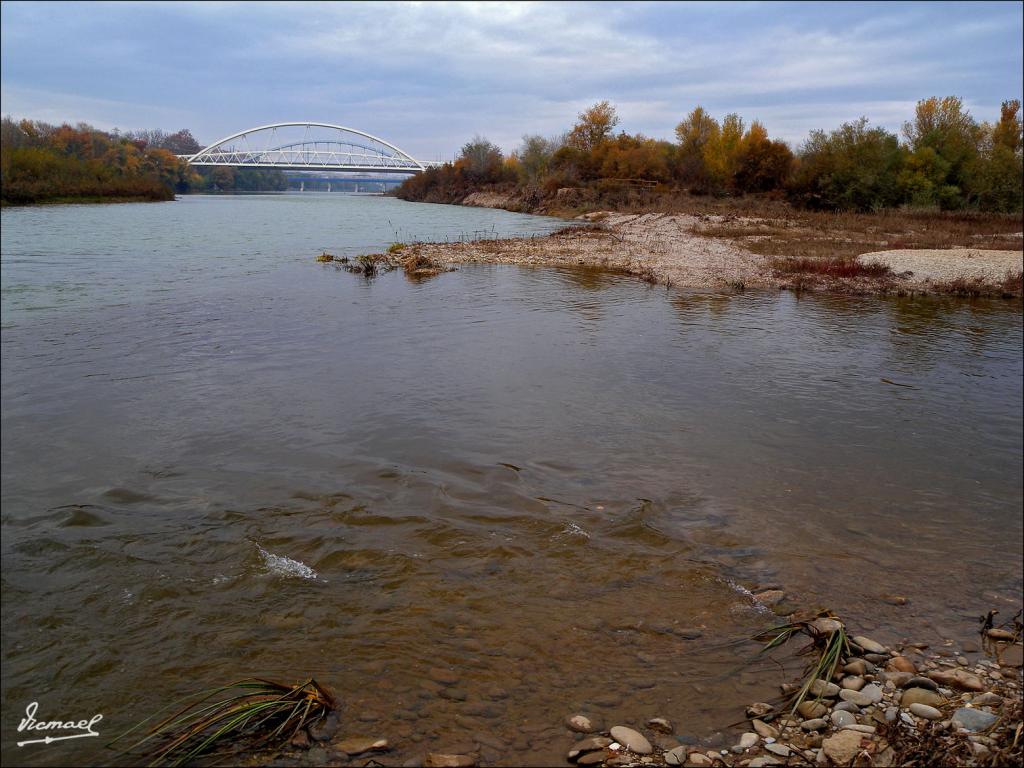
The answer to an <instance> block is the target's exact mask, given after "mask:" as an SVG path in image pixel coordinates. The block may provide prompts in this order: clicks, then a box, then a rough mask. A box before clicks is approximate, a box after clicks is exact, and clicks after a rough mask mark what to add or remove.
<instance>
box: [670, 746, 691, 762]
mask: <svg viewBox="0 0 1024 768" xmlns="http://www.w3.org/2000/svg"><path fill="white" fill-rule="evenodd" d="M665 762H666V763H668V764H669V765H682V764H683V763H685V762H689V761H687V759H686V747H676V748H675V749H670V750H669V751H668V752H666V753H665Z"/></svg>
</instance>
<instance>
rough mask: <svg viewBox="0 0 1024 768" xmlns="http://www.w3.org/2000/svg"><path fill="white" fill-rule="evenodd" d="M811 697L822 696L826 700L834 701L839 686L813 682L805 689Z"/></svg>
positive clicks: (821, 681)
mask: <svg viewBox="0 0 1024 768" xmlns="http://www.w3.org/2000/svg"><path fill="white" fill-rule="evenodd" d="M807 690H808V691H810V693H811V695H812V696H822V697H824V698H827V699H834V698H835V697H836V696H838V695H839V686H838V685H836V684H835V683H830V682H828V681H826V680H821V679H817V680H814V681H813V682H812V683H811V685H810V687H809V688H808V689H807Z"/></svg>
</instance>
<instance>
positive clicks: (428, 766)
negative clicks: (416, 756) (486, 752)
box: [423, 752, 476, 768]
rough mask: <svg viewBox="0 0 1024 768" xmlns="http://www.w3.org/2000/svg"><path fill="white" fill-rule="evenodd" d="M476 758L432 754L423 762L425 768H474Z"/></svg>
mask: <svg viewBox="0 0 1024 768" xmlns="http://www.w3.org/2000/svg"><path fill="white" fill-rule="evenodd" d="M475 765H476V758H475V757H473V756H472V755H447V754H444V753H441V752H431V753H430V754H428V755H427V759H426V760H424V761H423V766H424V768H473V766H475Z"/></svg>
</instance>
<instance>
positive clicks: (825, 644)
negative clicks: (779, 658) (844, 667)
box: [754, 611, 850, 712]
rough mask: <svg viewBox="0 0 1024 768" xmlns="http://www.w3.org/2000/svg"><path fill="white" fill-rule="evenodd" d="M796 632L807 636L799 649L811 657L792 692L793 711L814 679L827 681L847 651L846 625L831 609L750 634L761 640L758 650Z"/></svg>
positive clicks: (764, 650) (775, 645)
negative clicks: (804, 644) (807, 641)
mask: <svg viewBox="0 0 1024 768" xmlns="http://www.w3.org/2000/svg"><path fill="white" fill-rule="evenodd" d="M797 636H804V637H806V638H809V639H810V643H808V645H806V646H805V647H804V648H802V649H801V650H800V651H799V653H800V654H801V655H807V656H811V657H812V659H811V661H810V662H809V663H808V665H807V668H806V670H805V672H804V682H803V685H801V686H800V688H799V690H797V691H796V692H795V693H794V694H793V699H792V700H793V705H792V710H791V711H792V712H796V710H797V707H799V706H800V705H801V704H802V703H803V702H804V701H806V700H807V697H808V696H809V695H810V694H811V688H812V687H813V686H814V681H815V680H823V681H824V682H826V683H827V682H830V681H831V680H832V676H833V675H835V673H836V670H837V669H839V665H840V664H842V663H843V660H844V659H845V658H846V657H847V656H849V655H850V642H849V639H848V638H847V636H846V627H845V626H844V625H843V622H841V621H840V620H839V617H838V616H836V615H835V614H834V613H832V612H831V611H821V612H819V613H818V614H817V615H816V616H815V617H814V618H813V619H810V620H806V621H793V622H790V623H789V624H783V625H781V626H778V627H772V628H771V629H769V630H766V631H764V632H762V633H761V634H759V635H757V636H756V637H754V640H756V641H758V642H763V643H765V644H766V645H765V647H764V648H762V649H761V653H767V652H768V651H771V650H773V649H775V648H778V647H780V646H782V645H785V644H786V643H787V642H789V641H790V640H791V639H793V638H794V637H797ZM819 698H821V696H820V695H817V696H815V699H819Z"/></svg>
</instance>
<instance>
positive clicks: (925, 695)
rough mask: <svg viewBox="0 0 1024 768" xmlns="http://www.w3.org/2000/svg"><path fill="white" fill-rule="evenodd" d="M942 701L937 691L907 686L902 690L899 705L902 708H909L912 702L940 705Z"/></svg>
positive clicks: (932, 705)
mask: <svg viewBox="0 0 1024 768" xmlns="http://www.w3.org/2000/svg"><path fill="white" fill-rule="evenodd" d="M943 701H944V700H943V698H942V697H941V696H940V695H939V694H938V693H936V692H935V691H929V690H928V689H927V688H907V689H906V690H905V691H903V696H902V697H901V698H900V706H901V707H903V709H909V708H910V707H912V706H913V705H914V704H924V705H926V706H929V707H940V706H942V704H943Z"/></svg>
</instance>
